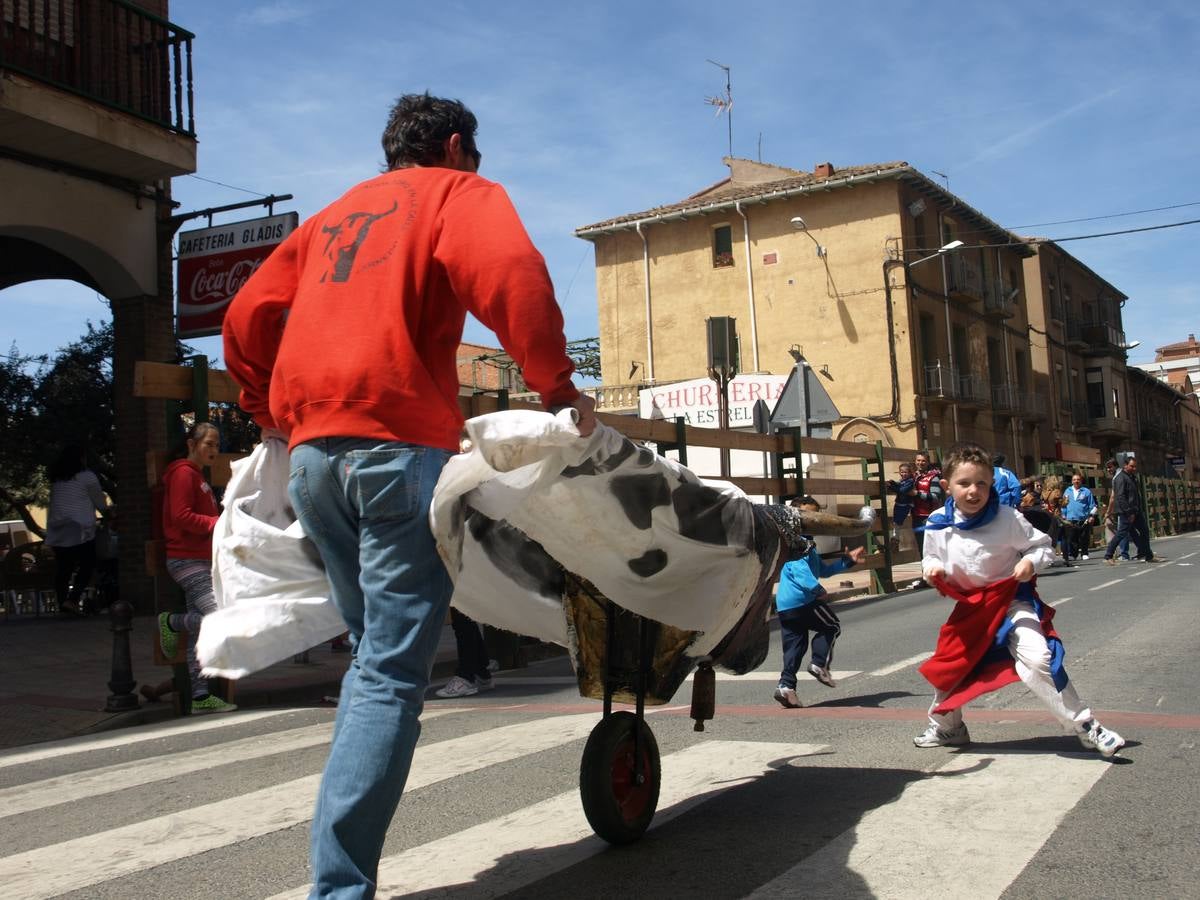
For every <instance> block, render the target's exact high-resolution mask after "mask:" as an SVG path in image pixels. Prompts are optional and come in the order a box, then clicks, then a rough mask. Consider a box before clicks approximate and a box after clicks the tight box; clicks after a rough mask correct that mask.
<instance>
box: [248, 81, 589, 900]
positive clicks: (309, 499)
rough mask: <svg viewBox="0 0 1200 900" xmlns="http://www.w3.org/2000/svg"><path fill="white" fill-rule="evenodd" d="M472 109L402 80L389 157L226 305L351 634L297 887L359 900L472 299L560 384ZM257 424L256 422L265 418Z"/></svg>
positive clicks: (583, 419)
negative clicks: (486, 172) (484, 163)
mask: <svg viewBox="0 0 1200 900" xmlns="http://www.w3.org/2000/svg"><path fill="white" fill-rule="evenodd" d="M476 129H477V122H476V119H475V116H474V115H473V114H472V113H471V112H470V110H468V109H467V108H466V107H464V106H463V105H462V104H461V103H459V102H458V101H454V100H444V99H440V98H436V97H430V96H429V95H428V94H424V95H420V94H410V95H406V96H403V97H401V98H400V99H399V100H398V101H397V102H396V104H395V106H394V107H393V109H392V112H391V117H390V119H389V121H388V124H387V127H386V128H385V130H384V133H383V148H384V153H385V155H386V158H387V171H386V172H385V173H384V174H382V175H379V176H377V177H375V178H372V179H370V180H368V181H364V182H362V183H361V184H358V185H356V186H354V187H353V188H351V189H350V190H349V191H347V192H346V194H345V195H344V196H342V197H341V198H340V199H338V200H336V201H334V202H333V203H332V204H330V205H329V206H328V207H326V208H325V209H324V210H322V211H321V212H319V213H318V214H317V215H315V216H313V217H312V218H311V219H309V220H308V221H306V222H305V223H304V224H303V225H302V226H301V227H300V228H298V229H297V230H296V231H295V232H294V233H293V234H292V235H291V236H290V237H289V238H288V239H287V240H286V241H285V242H284V243H283V244H282V245H281V246H280V247H279V248H278V249H276V250H275V252H274V253H273V254H271V256H270V257H269V258H268V259H267V260H266V262H264V263H263V265H262V266H261V267H260V268H259V270H258V271H257V272H256V273H255V274H254V276H253V277H252V278H251V279H250V280H249V281H248V282H247V283H246V285H245V286H244V287H243V288H242V290H241V291H239V292H238V295H237V296H236V297H235V298H234V300H233V303H232V304H231V305H230V307H229V311H228V313H227V315H226V318H225V327H224V338H225V362H226V364H227V366H228V368H229V372H230V374H232V375H233V377H234V378H235V379H236V380H237V382H238V383H239V384H240V385H241V387H242V394H241V405H242V408H243V409H245V410H246V411H247V412H249V413H250V414H251V415H253V416H254V418H255V420H256V421H257V422H258V423H259V424H260V425H261V426H262V427H263V428H264V429H269V430H273V431H275V432H279V433H282V435H285V436H286V437H287V439H288V442H289V446H290V448H291V470H292V471H291V482H290V486H289V492H290V496H291V500H292V504H293V506H294V507H295V510H296V514H297V516H298V517H299V518H300V521H301V523H302V525H303V527H304V531H305V533H306V534H307V535H308V536H309V537H310V538H311V539H312V541H313V543H314V544H315V545H316V546H317V549H318V550H319V551H320V554H321V558H322V560H323V561H324V563H325V567H326V570H327V572H328V574H329V580H330V584H331V586H332V591H333V600H334V602H335V603H336V604H337V606H338V609H339V610H340V611H341V613H342V615H343V616H344V617H345V620H346V625H347V627H348V628H349V630H350V635H351V644H352V646H353V649H354V654H353V658H352V661H351V664H350V668H349V670H348V671H347V673H346V677H345V680H344V681H343V683H342V692H341V698H340V701H339V704H338V715H337V722H336V724H335V728H334V735H333V744H332V747H331V749H330V754H329V761H328V763H327V764H326V767H325V773H324V776H323V778H322V782H321V789H320V792H319V794H318V797H317V807H316V812H315V814H314V817H313V835H312V868H313V894H312V896H314V897H317V896H319V897H371V896H373V894H374V891H375V879H376V873H377V869H378V863H379V855H380V852H381V850H382V846H383V840H384V836H385V833H386V831H387V827H388V824H389V823H390V821H391V818H392V815H393V814H394V812H395V809H396V804H397V803H398V802H399V799H400V795H401V793H402V792H403V789H404V782H405V780H406V778H407V777H408V770H409V766H410V764H411V762H412V754H413V747H414V745H415V744H416V741H417V736H418V734H419V732H420V725H419V723H418V717H419V716H420V714H421V709H422V706H423V703H424V696H425V689H426V687H427V686H428V683H429V673H430V668H431V666H432V663H433V656H434V653H435V651H436V649H437V644H438V637H439V634H440V632H441V627H442V623H443V622H444V621H445V617H446V608H447V605H448V603H449V597H450V582H449V578H448V576H447V574H446V571H445V569H444V567H443V565H442V563H441V560H440V559H439V557H438V555H437V551H436V548H435V544H434V540H433V536H432V534H431V533H430V530H429V524H428V513H429V505H430V501H431V497H432V494H433V489H434V485H435V484H436V483H437V480H438V474H439V473H440V472H441V469H442V466H443V464H444V463H445V462H446V460H447V459H448V458H449V457H450V455H451V454H452V453H454V452H455V451H456V450H457V449H458V440H459V432H460V429H461V427H462V415H461V413H460V411H459V406H458V375H457V368H456V365H455V357H456V353H457V349H458V344H459V341H460V339H461V337H462V329H463V323H464V320H465V317H466V314H467V312H471V313H472V314H474V315H475V317H476V318H478V319H479V320H480V321H481V322H482V323H483V324H484V325H486V326H488V327H489V328H491V329H492V331H494V332H495V333H496V335H497V336H498V337H499V339H500V342H501V344H503V345H504V348H505V350H507V351H508V353H509V354H510V355H511V356H512V358H513V359H514V360H515V361H516V363H517V364H518V365H519V366H520V367H521V370H522V372H523V374H524V377H525V382H526V384H528V385H529V386H530V387H531V388H533V389H534V390H536V391H537V392H538V393H539V394H540V395H541V398H542V403H543V405H545V406H546V407H547V408H551V407H558V406H571V407H574V408H575V409H576V410H577V411H578V413H579V432H580V434H581V435H587V434H589V433H590V432H591V430H592V428H593V427H594V424H595V420H594V415H593V402H592V400H591V398H589V397H586V396H583V395H581V394H580V393H579V391H578V390H577V389H576V388H575V386H574V385H573V384H572V382H571V374H572V372H573V371H574V366H573V364H572V363H571V360H570V358H569V357H568V356H567V353H566V339H565V338H564V336H563V319H562V314H561V312H560V310H559V308H558V305H557V303H556V302H555V299H554V292H553V287H552V285H551V282H550V278H549V275H548V273H547V271H546V266H545V263H544V262H543V260H542V257H541V255H540V254H539V253H538V252H537V250H536V249H535V248H534V247H533V245H532V243H531V242H530V240H529V237H528V235H527V234H526V232H525V229H524V227H523V226H522V225H521V222H520V219H518V217H517V214H516V211H515V210H514V209H513V206H512V203H511V202H510V200H509V198H508V195H507V194H506V193H505V191H504V189H503V188H501V187H500V186H499V185H497V184H494V183H493V182H490V181H486V180H485V179H483V178H480V177H479V176H478V175H477V174H476V171H477V169H478V167H479V160H480V154H479V151H478V150H477V149H476V145H475V132H476ZM268 433H269V432H268Z"/></svg>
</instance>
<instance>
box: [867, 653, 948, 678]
mask: <svg viewBox="0 0 1200 900" xmlns="http://www.w3.org/2000/svg"><path fill="white" fill-rule="evenodd" d="M931 655H932V654H931V653H930V652H929V651H926V652H925V653H918V654H917V655H916V656H910V657H909V658H908V659H902V660H900V662H894V663H892V664H891V665H890V666H884V667H883V668H882V669H876V670H875V671H874V672H868V673H867V675H869V676H871V677H874V678H879V677H881V676H883V675H894V674H895V673H896V672H900V671H902V670H904V669H907V668H909V667H910V666H915V665H917V663H923V662H925V660H927V659H929V657H930V656H931Z"/></svg>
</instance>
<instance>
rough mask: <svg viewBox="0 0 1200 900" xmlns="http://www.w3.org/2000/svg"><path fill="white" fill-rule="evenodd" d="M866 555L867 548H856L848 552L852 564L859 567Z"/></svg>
mask: <svg viewBox="0 0 1200 900" xmlns="http://www.w3.org/2000/svg"><path fill="white" fill-rule="evenodd" d="M866 553H867V548H866V547H855V548H854V549H853V550H847V551H846V556H847V557H848V558H849V560H850V562H851V563H853V564H854V565H856V566H857V565H858V564H859V563H860V562H862V561H863V557H864V556H865V555H866Z"/></svg>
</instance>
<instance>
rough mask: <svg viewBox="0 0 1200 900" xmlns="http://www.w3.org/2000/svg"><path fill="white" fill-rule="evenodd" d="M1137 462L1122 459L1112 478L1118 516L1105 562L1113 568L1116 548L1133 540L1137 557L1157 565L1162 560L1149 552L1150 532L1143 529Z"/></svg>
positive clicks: (1129, 458)
mask: <svg viewBox="0 0 1200 900" xmlns="http://www.w3.org/2000/svg"><path fill="white" fill-rule="evenodd" d="M1137 467H1138V464H1137V459H1136V458H1134V457H1132V456H1127V457H1126V458H1125V465H1124V466H1123V467H1122V468H1121V470H1120V471H1119V472H1117V474H1116V475H1114V476H1113V483H1112V492H1113V513H1114V514H1115V515H1116V517H1117V533H1116V534H1115V535H1113V539H1112V540H1111V541H1109V542H1108V547H1107V549H1105V551H1104V561H1105V562H1106V563H1107V564H1108V565H1110V566H1115V565H1116V564H1117V561H1116V560H1115V559H1113V553H1115V552H1116V549H1117V545H1118V544H1120V543H1121V541H1122V539H1129V538H1132V539H1133V542H1134V543H1135V544H1136V545H1137V551H1138V558H1139V559H1142V560H1145V561H1146V562H1159V561H1160V560H1161V558H1162V557H1156V556H1155V555H1154V551H1152V550H1151V549H1150V531H1149V529H1148V528H1147V527H1146V517H1145V516H1144V515H1142V495H1141V492H1140V491H1139V490H1138V485H1137V481H1136V480H1135V477H1134V476H1136V475H1137Z"/></svg>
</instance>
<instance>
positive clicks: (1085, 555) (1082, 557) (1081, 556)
mask: <svg viewBox="0 0 1200 900" xmlns="http://www.w3.org/2000/svg"><path fill="white" fill-rule="evenodd" d="M1079 558H1080V559H1087V558H1088V555H1087V554H1086V553H1080V554H1079Z"/></svg>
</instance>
